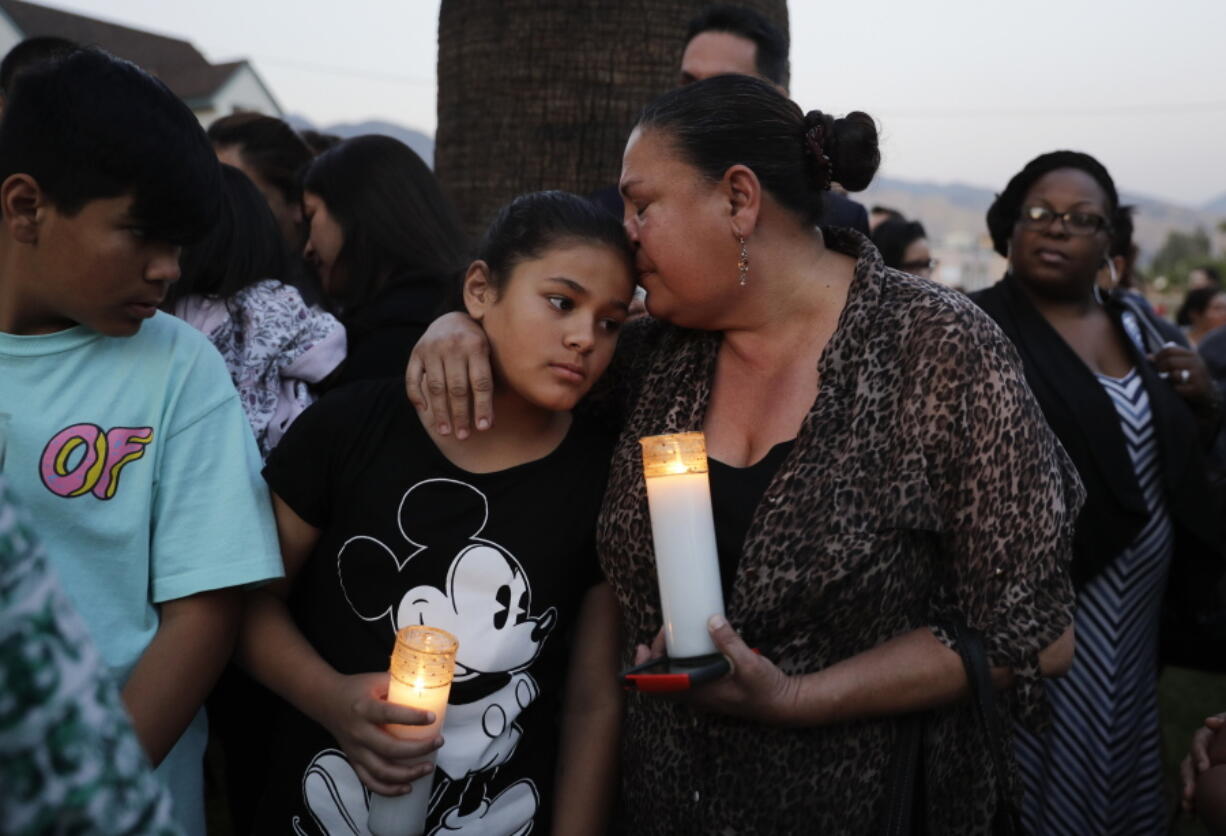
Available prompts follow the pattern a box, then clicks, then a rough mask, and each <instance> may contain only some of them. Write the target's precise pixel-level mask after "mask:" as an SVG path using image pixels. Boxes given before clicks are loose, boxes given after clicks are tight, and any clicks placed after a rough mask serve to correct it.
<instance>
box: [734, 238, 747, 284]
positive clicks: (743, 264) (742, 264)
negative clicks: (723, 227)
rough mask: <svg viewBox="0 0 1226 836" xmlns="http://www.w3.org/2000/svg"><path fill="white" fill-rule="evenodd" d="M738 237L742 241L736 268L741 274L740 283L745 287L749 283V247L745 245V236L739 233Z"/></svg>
mask: <svg viewBox="0 0 1226 836" xmlns="http://www.w3.org/2000/svg"><path fill="white" fill-rule="evenodd" d="M737 239H738V240H739V241H740V242H741V255H740V258H738V259H737V260H736V270H737V273H738V274H739V278H738V283H739V284H740V285H741V287H744V286H745V285H747V284H749V248H748V247H746V246H745V239H744V238H743V237H741V236H739V235H738V236H737Z"/></svg>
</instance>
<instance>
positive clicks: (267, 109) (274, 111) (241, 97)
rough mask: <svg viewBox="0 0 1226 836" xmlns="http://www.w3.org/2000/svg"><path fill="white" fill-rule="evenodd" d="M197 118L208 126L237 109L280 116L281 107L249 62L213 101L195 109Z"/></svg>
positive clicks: (240, 68) (235, 74)
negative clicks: (269, 93)
mask: <svg viewBox="0 0 1226 836" xmlns="http://www.w3.org/2000/svg"><path fill="white" fill-rule="evenodd" d="M193 110H194V112H195V114H196V118H198V119H199V120H200V123H201V124H202V125H205V126H206V127H207V126H208V124H209V123H210V122H212V121H213V120H214V119H218V118H220V117H222V116H227V115H229V114H231V113H233V112H234V111H236V110H253V111H255V112H256V113H266V114H268V115H269V116H280V115H281V108H279V107H277V103H276V102H275V101H274V100H273V99H272V97H271V96H269V95H268V91H267V90H266V89H265V87H264V85H263V84H261V83H260V80H259V78H257V77H256V74H255V72H254V71H253V70H252V69H251V67H250V66H249V65H247V64H244V65H243V66H241V67H239V68H238V69H237V70H235V71H234V73H233V74H232V75H231V76H230V78H229V80H228V81H226V83H225V84H223V85H222V86H221V89H220V90H218V91H217V93H216V94H215V95H214V96H213V99H212V101H210V102H208V103H207V104H203V105H201V106H198V107H196V108H194V109H193Z"/></svg>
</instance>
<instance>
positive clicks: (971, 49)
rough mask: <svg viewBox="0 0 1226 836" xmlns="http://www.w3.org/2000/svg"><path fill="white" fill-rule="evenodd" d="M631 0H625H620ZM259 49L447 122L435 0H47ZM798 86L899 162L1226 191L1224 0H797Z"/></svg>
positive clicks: (266, 69)
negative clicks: (865, 124)
mask: <svg viewBox="0 0 1226 836" xmlns="http://www.w3.org/2000/svg"><path fill="white" fill-rule="evenodd" d="M610 2H616V0H610ZM47 5H53V6H57V7H60V8H65V9H69V10H72V11H78V12H81V13H83V14H88V15H91V16H94V17H101V18H104V19H107V20H111V21H115V22H118V23H124V24H127V25H131V26H136V27H139V28H144V29H149V30H151V31H155V32H159V33H164V34H169V35H175V36H178V37H183V38H186V39H188V40H191V41H192V42H193V43H195V44H196V46H197V47H198V48H199V49H200V50H201V51H202V52H204V54H205V55H206V56H207V57H208V58H209V59H210V60H213V61H222V60H229V59H233V58H240V57H246V58H249V59H250V60H252V61H253V63H254V64H255V66H256V69H257V70H258V71H259V72H260V74H261V75H262V76H263V78H264V79H265V81H266V82H267V83H268V84H269V86H270V87H271V88H272V90H273V93H274V95H275V96H276V97H277V98H278V100H279V101H280V103H281V105H282V107H283V108H285V110H286V111H287V112H290V113H298V114H302V115H304V116H306V117H307V118H309V119H311V120H313V121H315V122H316V123H317V124H321V125H326V124H329V123H333V122H339V121H357V120H363V119H367V118H376V119H384V120H388V121H392V122H398V123H400V124H404V125H407V126H409V127H414V128H417V129H419V130H424V131H426V132H427V133H433V131H434V126H435V111H434V90H435V60H436V44H435V38H436V35H437V28H438V2H437V0H332V2H302V0H211V2H209V3H207V4H206V3H200V2H197V1H196V0H192V2H188V0H47ZM789 8H790V13H791V30H792V44H793V47H792V94H793V97H794V98H795V99H796V100H797V101H798V102H799V103H800V104H801V106H802V107H803V108H805V109H806V110H808V109H812V108H820V109H822V110H826V111H828V112H835V113H841V112H844V111H846V110H851V109H860V110H866V111H868V112H869V113H871V114H872V115H873V116H875V117H876V118H877V119H878V121H879V122H880V123H881V126H882V131H883V151H884V155H885V163H884V166H883V169H882V171H883V173H884V174H885V175H887V176H892V177H901V178H906V179H911V180H933V181H937V182H963V183H968V184H971V185H978V186H986V187H989V188H995V189H1000V188H1002V187H1003V186H1004V184H1005V182H1006V181H1007V180H1008V178H1009V177H1010V176H1011V175H1012V174H1013V173H1014V172H1015V171H1017V170H1018V169H1019V168H1021V166H1022V165H1023V164H1024V163H1025V162H1026V161H1027V160H1029V159H1030V158H1031V157H1033V156H1035V155H1036V154H1039V153H1042V152H1043V151H1049V150H1053V149H1055V148H1059V147H1069V148H1076V149H1079V150H1084V151H1088V152H1090V153H1092V154H1094V155H1095V156H1097V157H1098V158H1099V159H1100V160H1101V161H1102V162H1103V163H1104V164H1106V166H1107V167H1108V169H1110V171H1111V172H1112V174H1113V175H1114V177H1115V179H1116V181H1117V183H1118V184H1119V185H1120V187H1121V188H1123V189H1125V190H1128V191H1132V192H1138V193H1144V194H1150V195H1153V196H1155V197H1161V198H1165V199H1167V200H1171V201H1174V202H1178V203H1184V204H1188V205H1199V204H1201V203H1203V202H1205V201H1207V200H1210V199H1212V198H1214V197H1217V196H1219V195H1221V194H1223V193H1226V52H1224V51H1223V47H1222V44H1223V37H1224V34H1226V0H1167V2H1165V3H1160V2H1157V0H1146V2H1141V0H1020V2H1019V0H1012V2H999V0H932V2H927V3H925V2H919V0H876V2H872V0H870V2H830V0H792V2H791V3H790V4H789Z"/></svg>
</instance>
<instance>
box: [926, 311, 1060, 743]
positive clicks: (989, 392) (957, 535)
mask: <svg viewBox="0 0 1226 836" xmlns="http://www.w3.org/2000/svg"><path fill="white" fill-rule="evenodd" d="M936 331H937V337H938V339H937V341H936V343H934V344H933V345H929V346H925V347H924V349H923V350H922V351H921V352H920V353H919V355H918V356H920V357H924V358H925V360H924V363H925V368H924V374H923V375H922V377H923V381H924V382H923V386H922V389H921V390H920V391H922V392H923V393H924V394H923V396H922V397H920V398H919V399H918V403H919V404H920V408H921V409H922V411H923V412H924V413H925V414H924V415H923V416H922V420H921V419H920V417H919V416H916V417H917V420H916V426H924V427H927V428H928V430H927V433H926V435H927V437H926V438H925V439H924V440H923V441H922V442H921V443H922V444H923V445H924V448H925V457H926V459H927V461H928V463H929V466H928V473H929V479H930V480H931V482H932V489H933V492H934V496H935V499H936V504H937V506H938V513H939V515H940V517H941V519H942V525H941V546H942V549H941V551H942V554H943V555H944V558H945V560H944V563H945V565H944V566H943V567H942V572H941V577H942V581H941V583H940V585H939V587H938V592H937V594H936V596H935V600H934V602H933V621H934V627H933V630H934V632H935V633H936V635H937V637H938V638H939V639H940V640H941V641H942V642H944V643H945V644H947V645H949V646H951V647H952V646H953V639H952V637H951V636H950V635H949V633H948V631H947V630H946V629H945V628H944V627H942V626H940V625H941V624H947V623H949V622H951V621H953V620H955V619H958V620H960V621H963V622H966V623H969V625H970V626H971V627H974V628H976V629H978V630H980V631H982V632H983V634H984V638H985V644H986V647H987V654H988V659H989V661H990V662H991V664H993V665H996V666H1005V667H1010V668H1012V669H1013V671H1014V674H1015V687H1014V689H1013V695H1012V696H1013V700H1012V701H1013V702H1014V703H1015V705H1016V707H1017V712H1018V718H1019V719H1021V720H1023V721H1025V722H1027V723H1028V724H1030V725H1036V724H1041V723H1042V722H1043V721H1044V719H1045V717H1046V711H1045V708H1044V706H1045V702H1044V700H1043V699H1042V687H1041V678H1040V673H1039V663H1038V654H1039V651H1040V650H1042V649H1043V648H1045V647H1047V646H1048V645H1049V644H1051V643H1052V642H1053V641H1055V640H1056V639H1057V638H1059V636H1060V635H1061V634H1062V633H1063V632H1064V631H1065V629H1066V628H1067V627H1068V626H1069V625H1070V624H1071V623H1072V616H1073V604H1074V593H1073V586H1072V581H1071V579H1070V576H1069V562H1070V560H1071V558H1072V538H1073V526H1074V522H1075V520H1076V517H1077V514H1078V512H1079V511H1080V509H1081V504H1082V502H1083V501H1084V490H1083V488H1082V486H1081V482H1080V480H1079V478H1078V476H1077V472H1076V470H1075V468H1074V467H1073V464H1072V462H1071V460H1070V459H1069V457H1068V455H1067V454H1066V453H1065V452H1064V448H1063V447H1061V446H1060V443H1059V442H1058V441H1057V440H1056V437H1055V435H1054V434H1053V433H1052V431H1051V429H1050V428H1049V427H1048V425H1047V422H1046V420H1045V419H1044V417H1043V413H1042V412H1041V410H1040V409H1039V406H1038V404H1037V402H1036V401H1035V399H1034V396H1033V395H1032V394H1031V392H1030V389H1029V387H1028V386H1027V385H1026V383H1025V379H1024V377H1023V372H1022V366H1021V361H1020V360H1019V359H1018V356H1017V353H1016V351H1015V350H1014V348H1013V346H1012V345H1011V344H1010V343H1009V342H1008V340H1007V339H1006V338H1005V336H1004V335H1003V334H1001V333H1000V332H999V330H998V329H997V328H996V326H995V325H994V324H993V323H992V322H991V321H990V320H988V319H987V317H986V316H983V315H982V314H981V313H980V312H979V311H977V310H963V311H961V312H960V315H959V316H957V317H956V318H954V320H953V321H950V322H947V323H944V324H943V325H942V326H941V327H940V328H938V329H936Z"/></svg>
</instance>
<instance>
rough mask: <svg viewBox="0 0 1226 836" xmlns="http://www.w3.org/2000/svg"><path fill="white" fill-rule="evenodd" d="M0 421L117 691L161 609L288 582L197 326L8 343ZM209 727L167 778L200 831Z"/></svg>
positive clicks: (9, 471)
mask: <svg viewBox="0 0 1226 836" xmlns="http://www.w3.org/2000/svg"><path fill="white" fill-rule="evenodd" d="M0 412H3V413H7V414H8V415H9V421H8V428H7V433H6V435H7V445H6V447H7V449H6V451H5V458H4V465H3V466H4V474H5V477H6V478H7V480H8V482H9V484H10V485H11V486H12V488H13V490H14V491H15V492H16V493H17V495H18V496H19V497H20V498H21V501H22V503H23V504H24V505H25V506H26V508H27V509H28V510H29V511H30V514H31V518H32V519H33V521H34V525H35V527H36V530H37V532H38V534H39V535H40V536H41V537H42V539H43V542H44V545H45V547H46V550H47V553H48V555H49V556H50V559H51V562H52V564H53V565H54V566H55V568H56V571H57V573H58V574H59V576H60V578H61V580H62V582H63V586H64V589H65V591H66V592H67V593H68V596H69V597H70V598H71V599H72V601H73V603H74V604H75V605H76V607H77V610H78V611H79V612H80V613H81V615H82V616H83V617H84V620H85V623H86V624H87V625H88V626H89V629H90V632H91V634H92V635H93V638H94V640H95V642H96V643H97V644H98V647H99V649H100V651H101V653H102V657H103V659H104V661H105V662H106V664H107V666H108V667H109V668H110V669H111V670H112V671H113V672H114V674H115V676H116V678H117V679H118V681H119V682H120V683H122V682H123V681H125V680H126V679H127V676H128V674H129V673H130V672H131V670H132V667H133V666H134V665H135V664H136V661H137V660H138V659H139V658H140V655H141V654H142V653H143V652H144V650H145V648H146V647H148V645H149V642H150V641H151V640H152V639H153V636H154V633H155V632H156V631H157V628H158V608H157V606H156V605H157V604H159V603H162V602H165V601H171V600H174V599H177V598H184V597H187V596H189V595H193V594H195V593H198V592H204V591H206V590H211V589H220V588H223V587H231V586H239V585H244V584H250V583H254V582H258V581H263V580H268V579H270V578H274V577H278V576H280V575H281V573H282V569H281V557H280V551H279V548H278V545H277V536H276V528H275V525H274V522H273V517H272V510H271V506H270V503H269V499H268V491H267V488H266V487H265V485H264V483H263V480H262V478H261V477H260V467H261V460H260V456H259V453H258V451H257V450H256V446H255V440H254V438H253V437H252V434H251V429H250V426H249V425H248V423H247V419H246V417H245V416H244V414H243V410H242V408H241V406H240V404H239V401H238V396H237V394H236V392H235V391H234V385H233V384H232V383H231V381H230V377H229V373H228V372H227V371H226V368H225V364H224V363H223V361H222V359H221V357H220V355H218V354H217V352H216V350H215V349H214V348H213V346H212V345H211V344H210V343H209V342H208V340H207V339H206V338H205V337H204V336H203V335H201V334H200V333H198V332H197V331H196V330H195V329H193V328H192V327H191V326H189V325H187V324H186V323H184V322H182V321H180V320H178V319H175V318H174V317H171V316H169V315H167V314H164V313H158V314H157V315H156V316H154V317H153V318H152V319H150V320H149V321H148V322H146V323H145V324H144V325H143V326H142V327H141V329H140V331H139V332H138V333H137V334H136V335H135V336H132V337H127V338H120V337H106V336H103V335H101V334H99V333H97V332H95V331H92V330H90V329H88V328H85V327H83V326H77V327H74V328H70V329H68V330H65V331H59V332H56V333H54V334H46V335H39V336H15V335H12V334H5V333H0ZM202 719H203V718H197V722H195V723H193V726H192V728H190V729H189V730H188V732H186V733H185V734H184V737H183V738H182V739H181V740H180V744H179V745H178V746H176V748H175V750H174V751H173V752H172V753H171V754H170V755H169V756H168V757H167V759H166V761H164V762H163V764H162V766H161V767H159V769H158V772H159V774H162V775H163V777H164V778H167V780H168V784H169V785H170V787H171V791H172V794H173V795H174V797H175V805H176V818H179V819H180V821H182V822H183V823H184V824H185V825H186V826H187V829H188V831H189V832H192V831H195V830H197V828H196V827H195V826H193V825H194V824H195V823H194V822H192V821H191V819H193V818H196V815H195V813H193V812H191V811H189V809H188V808H189V807H193V808H194V807H198V806H199V804H200V798H199V795H200V793H199V790H198V788H199V775H200V758H201V756H202V755H203V750H204V740H203V736H204V725H203V722H202ZM189 779H190V780H191V782H192V783H193V784H195V787H194V788H189V787H188V786H187V782H188V780H189ZM197 812H198V811H197Z"/></svg>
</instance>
